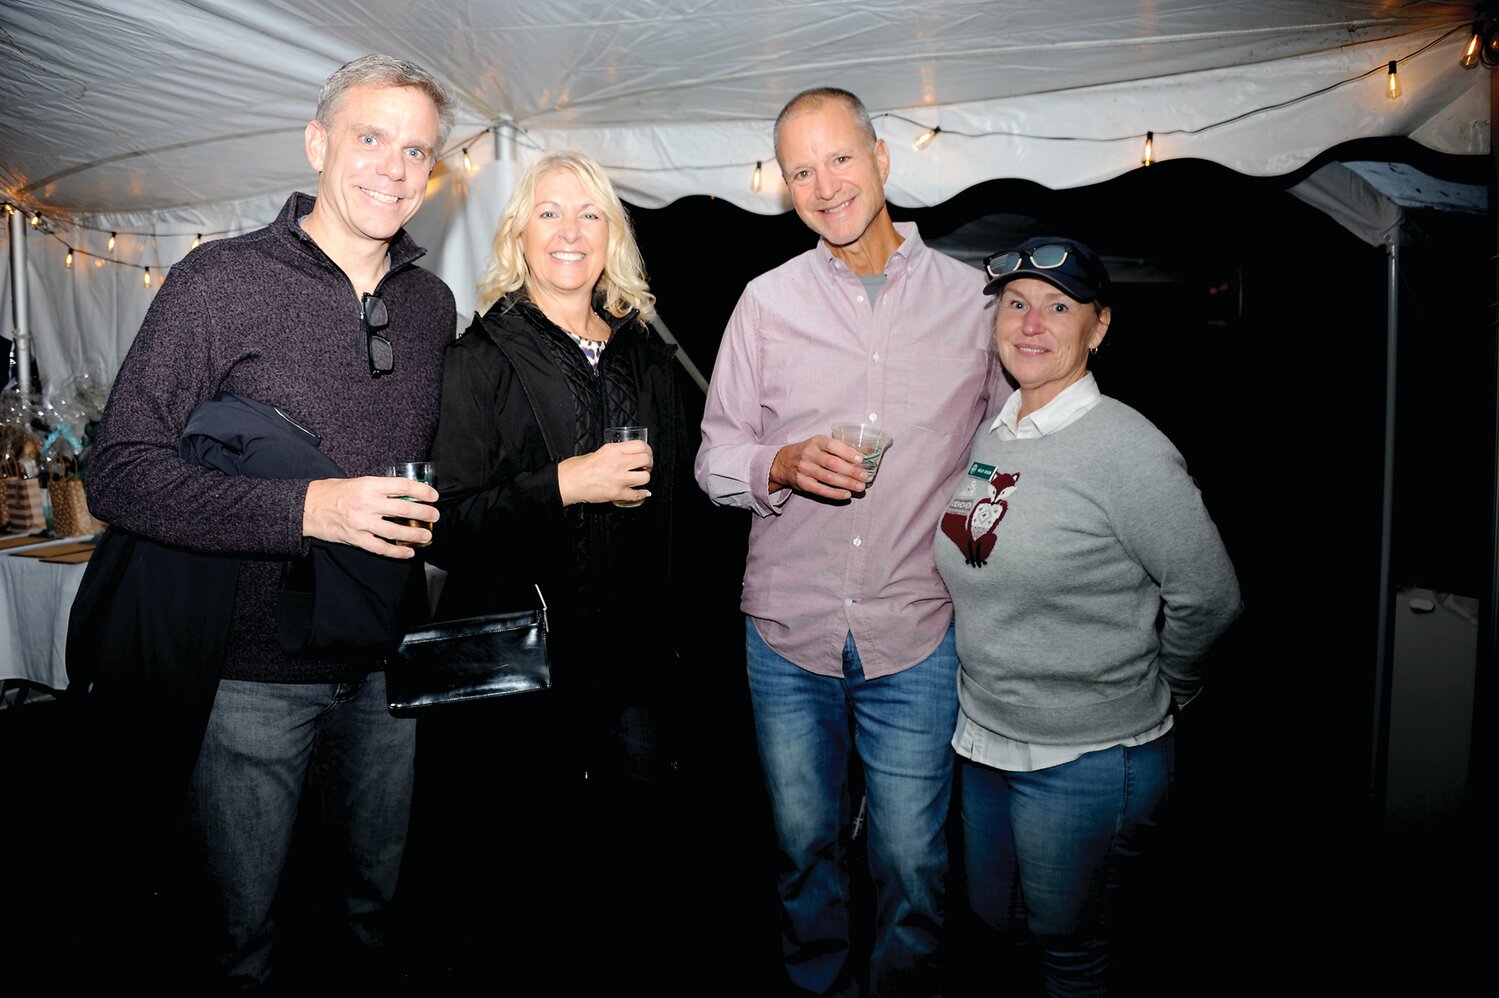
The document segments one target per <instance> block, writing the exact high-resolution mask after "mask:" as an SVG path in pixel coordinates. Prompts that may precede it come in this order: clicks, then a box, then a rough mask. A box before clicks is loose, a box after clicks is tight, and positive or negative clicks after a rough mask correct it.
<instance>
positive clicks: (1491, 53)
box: [0, 0, 1499, 288]
mask: <svg viewBox="0 0 1499 998" xmlns="http://www.w3.org/2000/svg"><path fill="white" fill-rule="evenodd" d="M1475 13H1476V14H1477V17H1476V19H1475V20H1473V21H1472V22H1471V23H1469V22H1464V23H1462V24H1459V25H1457V26H1455V27H1453V28H1452V29H1450V30H1448V31H1446V32H1444V33H1442V34H1441V35H1439V36H1437V37H1436V38H1433V39H1432V40H1431V41H1429V42H1427V43H1426V44H1424V45H1422V46H1421V47H1420V48H1417V49H1415V50H1414V51H1412V52H1408V53H1406V54H1405V55H1403V56H1400V57H1398V58H1396V59H1391V60H1388V61H1387V62H1385V63H1382V64H1380V65H1378V66H1375V67H1373V68H1371V69H1368V70H1366V71H1364V72H1362V73H1358V74H1355V75H1353V76H1349V77H1346V78H1344V79H1340V80H1337V81H1335V82H1333V83H1330V84H1328V85H1327V86H1324V87H1319V88H1318V89H1316V90H1312V91H1310V92H1308V93H1304V94H1298V95H1297V96H1295V97H1291V98H1289V99H1286V100H1281V101H1276V102H1274V103H1270V104H1264V105H1261V106H1258V107H1254V108H1250V109H1248V110H1244V111H1240V112H1238V113H1236V114H1233V115H1231V116H1229V117H1226V118H1222V119H1220V120H1217V121H1213V122H1210V123H1208V124H1205V125H1199V126H1197V127H1195V128H1172V129H1164V130H1160V129H1150V130H1147V131H1146V132H1145V133H1144V134H1143V135H1141V134H1139V133H1133V134H1128V135H1109V136H1084V135H1045V134H1033V133H1027V132H1018V131H1014V130H1008V129H1006V130H994V131H985V132H965V131H962V130H959V129H955V128H949V127H945V126H943V125H939V124H934V123H929V122H924V121H920V120H917V119H915V118H911V117H907V116H906V115H903V114H900V113H897V112H894V111H886V112H882V113H880V114H876V115H874V116H873V117H874V118H875V119H876V120H878V119H885V118H888V119H891V120H894V121H900V122H903V123H905V124H907V125H910V126H912V127H913V128H915V129H919V130H920V132H919V134H918V135H917V137H916V139H915V140H914V142H913V143H912V147H913V148H914V149H916V150H918V151H920V150H924V149H927V148H930V147H931V146H932V144H933V143H934V142H936V140H937V139H939V138H940V137H942V136H950V137H953V138H958V139H980V138H990V137H994V136H1006V137H1010V138H1016V139H1025V140H1027V141H1035V142H1090V143H1117V142H1121V141H1129V140H1130V139H1136V140H1139V141H1140V142H1141V143H1142V153H1141V158H1140V163H1141V165H1142V166H1146V167H1148V166H1151V165H1153V164H1155V163H1157V162H1159V157H1158V155H1157V149H1156V143H1157V140H1158V139H1159V138H1160V137H1161V136H1174V135H1200V134H1202V133H1204V132H1208V131H1211V130H1212V129H1215V128H1222V127H1224V126H1227V125H1230V124H1233V123H1235V122H1238V121H1243V120H1244V119H1246V118H1250V117H1253V116H1255V115H1259V114H1266V113H1269V112H1273V111H1277V110H1280V109H1282V108H1286V107H1290V106H1293V105H1295V104H1299V103H1302V102H1304V101H1308V100H1313V99H1315V98H1317V97H1320V96H1322V95H1323V94H1327V93H1330V92H1332V91H1334V90H1337V89H1339V88H1341V87H1346V86H1350V85H1352V84H1355V83H1359V82H1361V81H1363V80H1367V79H1369V78H1370V77H1373V76H1377V75H1379V74H1381V73H1382V74H1384V75H1385V87H1384V92H1385V96H1386V97H1388V98H1389V99H1390V100H1392V101H1394V100H1399V99H1400V97H1401V96H1402V95H1403V93H1404V88H1403V86H1402V84H1401V81H1400V78H1399V74H1398V69H1399V66H1400V64H1402V63H1405V62H1407V61H1408V60H1410V59H1413V58H1415V57H1416V56H1419V55H1420V54H1422V53H1423V52H1425V51H1427V50H1428V49H1430V48H1432V47H1433V46H1435V45H1438V44H1440V43H1442V42H1444V41H1446V40H1447V39H1448V38H1450V37H1452V36H1453V35H1454V34H1457V33H1459V32H1469V35H1470V37H1469V40H1468V43H1467V45H1465V46H1464V48H1463V52H1462V55H1461V57H1460V59H1459V60H1458V61H1459V64H1460V65H1461V66H1462V67H1463V68H1464V69H1472V68H1474V67H1476V66H1479V65H1482V66H1484V67H1485V68H1489V69H1493V68H1495V67H1499V0H1481V2H1480V3H1478V4H1477V6H1476V8H1475ZM501 129H506V130H508V133H509V135H510V137H511V138H512V140H513V141H514V142H515V144H516V145H519V146H522V147H524V148H527V149H531V150H534V151H537V152H544V151H545V147H544V146H543V145H542V144H540V143H539V142H537V141H536V140H535V139H534V138H532V136H531V135H530V133H529V132H527V131H526V129H525V128H524V127H522V126H520V125H517V124H516V123H514V122H511V121H508V120H507V121H504V122H496V123H495V124H492V125H489V126H487V127H485V128H483V129H480V130H479V131H477V132H474V133H472V134H470V135H466V136H464V137H463V138H460V139H458V140H456V141H455V142H453V143H452V144H450V145H449V146H448V148H447V149H445V150H443V151H442V152H441V153H440V154H439V157H438V158H439V160H440V161H446V160H448V159H449V158H455V159H459V160H460V161H461V169H462V170H463V172H464V173H465V174H471V173H474V172H475V171H476V169H477V167H476V166H475V164H474V160H473V156H472V155H471V152H470V150H472V149H473V148H474V145H475V143H477V142H480V141H481V140H483V139H484V138H485V137H486V136H491V135H495V134H498V133H499V131H500V130H501ZM773 159H774V157H773V156H768V157H765V158H761V159H757V160H753V161H733V162H725V163H713V164H707V165H700V166H684V165H683V164H680V163H677V164H672V165H670V166H659V167H645V166H639V165H636V164H611V163H601V164H600V165H601V166H603V167H604V168H605V169H606V170H619V171H630V172H635V173H659V172H671V171H677V170H682V169H724V170H736V169H747V170H751V171H752V172H751V174H750V181H749V187H750V190H751V191H753V192H755V193H759V192H760V191H761V189H762V187H763V183H764V173H765V164H766V163H767V162H772V161H773ZM0 203H3V207H4V211H5V213H6V214H7V215H8V214H11V213H13V212H23V213H25V214H28V215H29V216H30V218H29V222H30V226H31V228H33V229H36V230H38V231H41V232H44V233H46V234H47V235H49V236H51V237H52V238H53V239H54V240H56V241H57V242H58V244H59V245H60V246H62V247H63V248H64V250H65V254H64V258H63V259H64V266H65V267H67V268H68V269H72V268H73V266H74V259H75V257H88V258H90V259H92V260H93V261H94V263H95V266H96V267H100V266H103V265H104V264H106V263H111V264H114V265H115V266H117V267H131V268H135V269H137V270H140V271H142V278H141V280H142V284H143V285H144V286H145V287H146V288H150V287H152V285H153V280H154V278H153V274H152V271H151V267H150V266H149V265H145V264H139V263H133V262H131V261H129V260H121V259H119V258H117V257H114V256H107V255H103V254H99V253H94V252H90V251H88V250H85V249H83V248H81V247H80V246H78V245H75V244H74V243H70V242H69V241H68V240H66V239H65V238H63V237H62V236H61V235H59V234H58V233H57V231H56V227H55V226H54V225H53V223H52V222H51V221H49V220H48V219H47V218H46V216H44V215H43V214H42V213H41V212H40V211H39V210H37V209H34V208H31V207H28V206H26V205H24V204H21V203H19V202H17V201H13V200H11V199H8V198H7V199H5V200H4V201H3V202H0ZM70 224H71V227H72V228H73V229H75V230H82V231H84V232H94V233H103V232H109V239H108V241H107V244H106V253H113V252H114V249H115V246H116V243H117V240H118V238H119V237H120V236H131V237H136V238H145V239H151V240H156V239H163V238H167V239H172V238H184V237H185V236H186V235H187V233H163V232H159V231H157V232H135V231H129V230H123V229H114V230H110V229H105V228H103V227H99V226H93V225H89V224H87V223H81V222H73V223H70ZM241 231H244V230H240V229H233V230H223V231H216V232H198V233H194V234H193V242H192V246H191V247H190V248H191V249H196V248H197V247H198V246H199V245H200V244H201V243H202V242H203V241H204V240H205V239H212V238H219V237H223V236H229V235H237V234H239V233H240V232H241ZM170 269H171V268H170V266H161V265H160V264H158V267H157V272H158V276H159V275H161V274H164V273H166V272H167V271H169V270H170Z"/></svg>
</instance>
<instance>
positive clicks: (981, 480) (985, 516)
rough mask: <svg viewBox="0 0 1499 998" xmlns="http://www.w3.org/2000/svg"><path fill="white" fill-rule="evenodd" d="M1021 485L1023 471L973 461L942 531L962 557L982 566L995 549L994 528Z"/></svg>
mask: <svg viewBox="0 0 1499 998" xmlns="http://www.w3.org/2000/svg"><path fill="white" fill-rule="evenodd" d="M1019 484H1020V472H1018V471H1017V472H1014V473H1013V474H1011V473H1010V472H1005V471H999V470H998V469H996V468H995V467H994V466H993V465H989V464H984V463H982V462H979V461H974V462H973V463H972V464H970V465H969V466H968V474H967V475H965V476H964V477H963V484H962V486H961V487H960V488H959V489H958V493H957V495H955V496H953V498H952V501H951V502H949V503H948V504H947V509H946V510H945V511H944V512H943V514H942V533H943V534H945V535H946V536H947V537H948V538H949V539H950V540H951V541H952V542H953V543H954V544H956V545H957V546H958V550H959V551H962V552H963V560H964V561H965V562H967V563H968V564H970V565H972V566H973V567H974V568H981V567H982V566H983V565H985V564H986V563H987V562H988V561H989V555H990V554H992V553H993V552H994V542H995V540H996V538H995V533H994V532H995V529H996V528H997V527H998V526H999V524H1000V522H1001V521H1002V520H1004V518H1005V513H1007V512H1008V511H1009V509H1010V504H1009V502H1008V497H1009V495H1010V493H1012V492H1014V491H1015V489H1016V487H1017V486H1019Z"/></svg>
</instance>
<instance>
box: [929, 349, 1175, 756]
mask: <svg viewBox="0 0 1499 998" xmlns="http://www.w3.org/2000/svg"><path fill="white" fill-rule="evenodd" d="M1101 401H1103V394H1102V393H1101V392H1099V390H1098V382H1097V381H1096V380H1094V378H1093V375H1092V374H1084V375H1083V376H1082V378H1081V379H1080V380H1078V381H1075V382H1073V383H1072V384H1070V385H1068V386H1067V387H1066V388H1064V389H1062V390H1061V391H1060V392H1059V393H1058V394H1057V397H1056V398H1054V399H1052V400H1051V401H1050V402H1048V403H1046V404H1045V405H1043V406H1042V407H1041V408H1039V409H1037V410H1036V411H1035V412H1033V413H1031V414H1030V415H1029V416H1026V417H1025V418H1024V419H1017V417H1018V416H1019V415H1020V393H1019V392H1014V393H1013V394H1011V395H1010V397H1009V398H1008V399H1006V400H1005V404H1004V407H1003V408H1002V409H1000V410H999V415H997V416H995V417H994V421H993V422H992V423H990V424H989V432H990V433H993V434H995V436H997V437H998V438H999V439H1000V440H1036V439H1038V438H1040V437H1044V436H1046V435H1048V434H1051V433H1055V432H1057V431H1058V430H1060V429H1062V428H1063V427H1065V426H1069V425H1071V424H1072V423H1074V422H1076V421H1077V420H1079V419H1081V418H1082V417H1083V416H1084V415H1085V414H1086V413H1087V412H1088V411H1089V410H1091V409H1092V408H1093V407H1094V406H1096V405H1097V404H1098V403H1099V402H1101ZM1170 730H1171V715H1169V714H1168V715H1166V717H1165V719H1164V720H1162V721H1161V723H1160V724H1158V725H1156V726H1155V727H1153V728H1151V729H1150V730H1149V731H1142V732H1140V734H1138V735H1133V736H1131V737H1129V738H1121V739H1118V740H1116V741H1111V742H1101V743H1098V744H1094V745H1043V744H1040V743H1037V742H1022V741H1018V740H1016V739H1014V738H1006V737H1005V736H1004V735H1002V734H1000V733H999V732H997V731H990V730H989V729H988V728H986V727H984V726H983V725H981V724H979V723H978V722H977V721H975V720H973V719H972V718H970V717H969V716H968V715H967V714H966V713H964V712H963V708H962V706H961V705H960V706H959V707H958V729H957V731H955V732H954V733H953V738H952V747H953V751H954V752H956V753H958V755H960V756H962V757H963V758H965V759H970V760H972V761H973V762H977V763H980V764H982V765H985V766H992V767H993V768H995V769H1008V770H1010V771H1011V772H1014V773H1032V772H1035V771H1036V770H1038V769H1049V768H1051V767H1052V766H1060V765H1062V764H1063V763H1066V762H1071V761H1073V760H1074V759H1076V758H1078V757H1079V756H1083V755H1086V754H1088V753H1089V752H1098V751H1101V750H1103V749H1108V748H1113V747H1114V746H1116V745H1124V746H1127V747H1128V746H1134V745H1144V744H1145V743H1146V742H1153V741H1155V740H1156V739H1157V738H1159V737H1161V736H1162V735H1164V734H1165V733H1166V732H1168V731H1170Z"/></svg>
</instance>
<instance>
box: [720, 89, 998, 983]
mask: <svg viewBox="0 0 1499 998" xmlns="http://www.w3.org/2000/svg"><path fill="white" fill-rule="evenodd" d="M776 157H777V159H778V161H779V163H780V167H781V172H782V174H783V175H784V177H785V179H786V184H787V187H788V188H789V190H790V191H791V196H792V200H793V203H794V204H795V207H796V212H797V214H798V215H799V216H800V217H801V219H802V221H804V222H806V224H807V226H808V227H809V228H811V229H812V230H813V231H814V232H816V233H817V234H818V235H819V236H821V237H822V238H821V240H820V241H819V243H818V245H817V247H816V248H814V249H812V250H809V251H807V252H806V253H803V254H802V255H800V256H798V257H795V258H794V259H792V260H790V261H789V262H787V263H785V264H783V265H782V266H780V267H778V268H776V269H775V270H772V271H770V272H769V273H767V274H764V275H762V276H760V277H759V278H756V279H755V280H754V281H752V282H750V284H749V286H748V287H747V288H746V289H745V292H744V295H743V297H742V298H741V299H740V301H739V304H738V306H737V307H736V308H735V310H734V315H733V317H732V318H731V319H730V320H729V326H728V329H727V330H726V331H725V333H724V337H723V342H722V345H721V347H720V349H719V354H718V360H717V363H716V364H715V366H714V369H713V383H712V385H711V387H710V388H709V392H708V405H707V411H706V414H705V415H704V418H703V445H702V449H701V451H700V452H699V453H698V458H697V464H696V472H697V480H698V483H699V484H700V485H701V486H702V487H703V488H704V490H706V491H707V493H708V495H709V496H710V497H711V498H712V499H713V501H714V502H717V503H720V504H723V505H732V506H742V507H744V508H746V509H749V510H751V511H752V512H753V513H754V514H755V521H754V524H753V526H752V528H751V531H750V541H749V553H748V563H747V565H746V568H745V576H744V594H743V599H742V603H741V607H742V609H743V610H744V613H745V615H746V631H745V634H746V637H745V642H746V643H745V648H746V659H747V663H748V667H749V678H750V691H751V699H752V702H753V705H754V711H755V725H756V731H757V737H758V740H759V745H760V757H761V762H762V765H763V767H764V770H765V775H766V782H767V784H768V787H769V790H770V796H771V802H772V805H773V807H774V811H775V822H776V831H777V837H778V839H779V844H780V849H781V854H782V867H781V872H780V883H779V888H780V895H781V901H782V905H783V907H784V918H783V920H782V924H783V943H784V947H785V957H786V968H787V972H788V974H789V976H790V978H791V981H792V983H793V985H795V987H796V988H797V989H798V990H800V991H802V992H804V993H809V994H857V993H858V992H859V990H861V985H866V986H867V987H868V989H869V990H871V991H873V992H876V993H878V994H880V995H881V996H885V998H888V996H891V995H896V994H919V995H929V994H936V993H938V992H940V990H941V987H942V983H941V975H940V972H939V971H940V967H939V965H938V962H937V959H936V957H937V951H938V944H939V941H940V936H941V929H942V910H943V894H944V880H945V878H946V873H947V843H946V833H945V822H946V817H947V807H948V799H949V796H950V790H951V783H952V753H951V750H950V748H949V741H950V740H951V738H952V734H953V728H954V725H955V723H956V714H957V698H956V683H957V679H956V673H957V656H956V652H955V651H954V648H953V637H952V632H951V623H952V604H951V601H950V600H949V599H948V595H947V591H946V589H944V588H943V585H942V581H941V579H940V578H939V577H938V575H937V571H936V567H935V564H934V561H933V554H932V541H933V536H934V532H935V530H936V524H937V521H938V519H939V518H940V516H941V512H942V508H943V505H944V503H945V502H946V500H947V498H948V497H949V496H950V495H951V493H952V488H953V483H954V481H955V480H956V478H957V476H958V475H960V474H961V473H962V471H963V468H964V464H965V460H966V457H967V454H968V445H969V441H970V439H971V437H972V435H973V431H974V428H975V427H977V426H978V425H979V423H980V421H981V420H982V419H983V417H984V414H985V412H986V411H988V410H989V408H990V406H991V405H993V406H996V407H997V405H998V404H999V402H1001V401H1002V400H1003V395H1005V394H1008V388H1007V387H1005V385H1004V383H1003V381H1002V380H1000V379H999V377H998V367H997V364H996V363H995V361H994V360H993V355H992V352H991V351H990V349H989V346H988V336H989V334H988V330H989V325H990V313H989V312H988V310H987V309H986V307H985V306H986V304H987V301H986V299H985V298H984V296H983V294H982V291H983V286H984V277H983V274H982V273H980V272H979V271H978V270H976V269H974V268H972V267H969V266H967V265H965V264H962V263H959V262H957V261H956V260H953V259H951V258H949V257H946V256H943V255H942V254H940V253H938V252H936V251H935V250H932V249H930V248H928V247H927V246H926V245H925V244H924V243H923V242H922V241H921V236H920V235H919V233H917V231H916V227H915V226H914V225H909V224H902V225H899V226H897V225H895V224H894V223H893V222H892V221H891V219H890V213H889V209H888V208H887V206H886V204H885V196H884V183H885V180H886V179H887V178H888V176H889V173H890V157H889V151H888V150H887V149H886V147H885V143H884V141H883V140H879V139H877V138H876V136H875V132H874V128H873V125H872V124H871V123H870V120H869V116H868V114H867V112H866V111H865V110H864V106H863V104H862V103H860V101H859V99H858V98H857V97H855V96H854V95H853V94H850V93H847V92H846V91H841V90H835V89H831V88H826V89H818V90H810V91H807V92H805V93H803V94H800V95H798V96H797V97H796V98H794V99H793V100H792V101H791V102H790V103H789V104H787V105H786V107H785V109H784V110H782V112H781V115H780V117H779V118H778V119H777V120H776ZM835 422H864V423H870V424H874V425H876V426H879V427H880V428H882V429H884V430H886V431H888V432H889V433H891V434H892V435H893V437H894V443H893V444H892V445H891V446H890V448H889V450H888V452H887V453H886V454H885V456H884V458H883V459H882V462H881V464H880V469H879V481H878V484H874V485H871V486H870V487H869V488H868V489H867V491H866V482H867V475H866V473H865V472H864V471H863V469H862V468H861V465H860V460H861V455H860V454H859V452H858V451H856V450H855V449H854V448H853V447H851V446H849V445H848V444H845V443H842V442H840V441H837V440H834V439H833V438H831V437H830V436H829V435H828V434H829V431H830V429H831V427H832V424H833V423H835ZM854 751H857V753H858V757H859V760H860V762H861V763H862V768H863V774H864V784H865V794H866V798H867V805H868V834H869V840H868V841H869V853H870V861H871V865H872V868H873V875H874V883H875V888H876V894H877V900H876V905H877V910H876V913H875V938H874V940H873V944H872V948H871V961H870V967H869V976H868V978H867V980H865V979H864V974H863V968H856V967H854V966H852V964H851V961H850V960H849V953H850V940H849V918H848V897H847V893H848V892H847V884H848V879H847V875H846V870H845V869H843V866H842V864H843V857H842V855H841V840H840V832H841V831H842V830H843V828H844V827H845V826H846V824H847V822H848V820H849V818H850V815H849V811H850V805H851V804H856V803H857V801H855V800H853V799H852V797H851V795H850V793H849V788H848V785H847V784H848V781H847V775H848V771H849V763H850V760H851V754H852V753H853V752H854Z"/></svg>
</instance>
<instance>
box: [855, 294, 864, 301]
mask: <svg viewBox="0 0 1499 998" xmlns="http://www.w3.org/2000/svg"><path fill="white" fill-rule="evenodd" d="M863 300H864V296H863V295H854V301H863Z"/></svg>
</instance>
